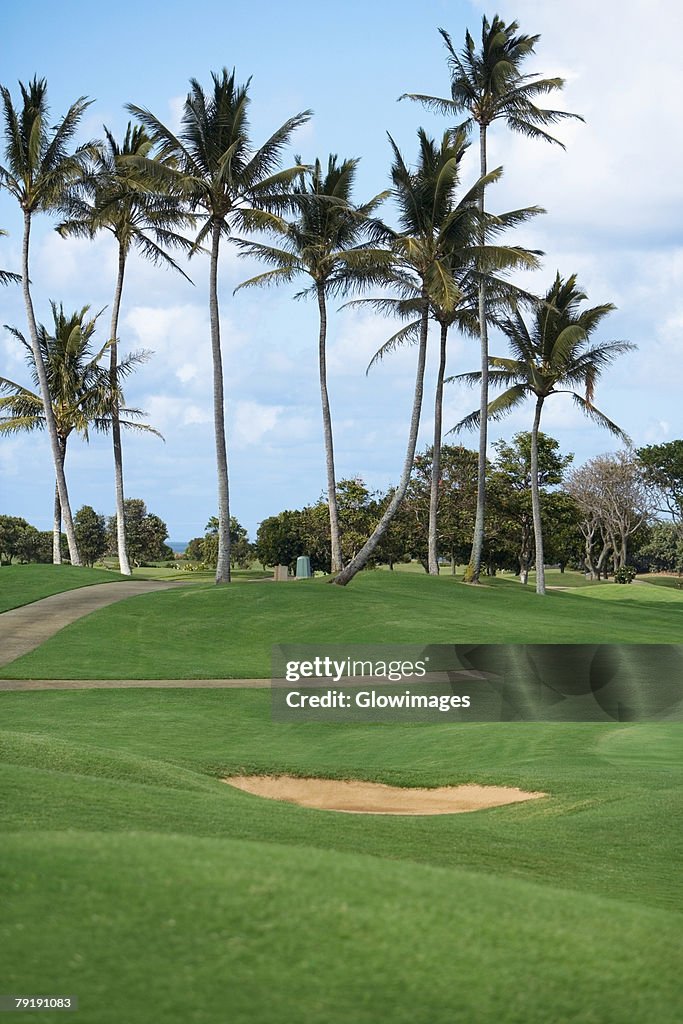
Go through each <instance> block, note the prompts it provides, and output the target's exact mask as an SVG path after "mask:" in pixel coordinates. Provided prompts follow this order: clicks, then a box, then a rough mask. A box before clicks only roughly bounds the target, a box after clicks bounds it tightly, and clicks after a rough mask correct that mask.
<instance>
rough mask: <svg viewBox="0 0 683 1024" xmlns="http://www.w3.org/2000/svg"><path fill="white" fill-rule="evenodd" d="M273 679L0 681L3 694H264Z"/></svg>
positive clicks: (0, 690)
mask: <svg viewBox="0 0 683 1024" xmlns="http://www.w3.org/2000/svg"><path fill="white" fill-rule="evenodd" d="M268 686H270V679H0V692H2V691H3V690H118V689H127V688H136V687H137V688H141V687H147V688H151V689H153V690H154V689H161V690H174V689H175V690H178V689H183V690H197V689H203V688H208V689H211V690H234V689H243V688H247V689H250V690H263V689H266V688H267V687H268Z"/></svg>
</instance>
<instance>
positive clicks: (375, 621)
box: [0, 572, 683, 679]
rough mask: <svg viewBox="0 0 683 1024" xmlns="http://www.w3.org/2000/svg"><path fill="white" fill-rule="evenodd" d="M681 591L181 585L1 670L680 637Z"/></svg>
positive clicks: (255, 664)
mask: <svg viewBox="0 0 683 1024" xmlns="http://www.w3.org/2000/svg"><path fill="white" fill-rule="evenodd" d="M682 610H683V594H681V593H679V592H677V591H675V590H672V589H668V588H663V587H645V586H630V587H629V586H624V587H619V586H616V585H605V584H603V585H599V586H593V587H578V588H575V589H572V590H570V591H567V592H564V591H550V592H549V593H548V594H547V596H546V597H545V598H539V597H538V596H537V595H536V594H535V593H534V591H533V588H532V587H522V586H521V585H520V584H519V583H517V582H515V581H514V580H511V579H505V578H494V579H491V580H488V581H487V582H486V585H484V586H482V587H480V588H472V587H465V586H463V585H462V584H461V583H460V582H458V581H457V580H454V579H453V578H452V577H450V576H439V577H437V578H432V577H428V576H425V575H417V574H409V573H384V572H376V573H373V572H368V573H364V574H361V575H360V576H359V577H357V578H356V579H355V580H354V581H353V583H352V584H351V585H350V586H349V587H346V588H340V587H334V586H329V585H328V584H327V583H326V582H325V581H324V580H321V579H315V580H310V581H301V582H298V583H286V584H284V583H283V584H274V583H262V584H260V583H254V584H252V585H249V586H241V587H219V588H217V587H215V586H213V585H207V586H203V585H201V584H200V585H197V586H193V587H188V588H185V587H179V588H178V589H177V590H175V589H174V590H167V591H162V592H159V593H154V594H148V595H144V596H140V597H135V598H131V599H129V600H126V601H122V602H120V603H117V604H115V605H112V606H110V607H108V608H105V609H102V610H101V611H98V612H94V613H93V614H92V615H89V616H87V618H84V619H81V620H79V621H78V622H76V623H74V624H73V625H71V626H68V627H66V628H65V629H64V630H62V631H61V632H60V633H59V634H58V635H57V636H55V637H53V638H52V639H51V640H49V641H48V642H47V643H45V644H43V645H42V646H41V647H40V648H39V649H37V650H36V651H33V652H32V653H30V654H27V655H25V656H24V657H22V658H19V659H17V660H16V661H14V662H12V663H11V664H9V665H6V666H4V668H3V669H2V673H0V674H1V675H2V676H4V677H5V678H22V679H23V678H37V679H40V678H75V679H90V678H103V679H107V678H109V679H126V678H138V679H163V678H173V679H184V678H214V677H215V678H235V679H240V678H250V677H256V678H266V677H268V676H269V675H270V651H271V645H272V644H275V643H331V642H354V643H385V642H393V643H538V642H539V641H542V642H544V643H603V642H610V643H660V644H667V643H678V642H679V641H680V638H681V611H682Z"/></svg>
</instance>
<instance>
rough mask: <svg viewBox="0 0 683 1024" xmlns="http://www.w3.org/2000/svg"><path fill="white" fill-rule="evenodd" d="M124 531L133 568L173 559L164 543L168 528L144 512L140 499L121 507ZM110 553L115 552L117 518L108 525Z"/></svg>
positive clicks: (153, 515)
mask: <svg viewBox="0 0 683 1024" xmlns="http://www.w3.org/2000/svg"><path fill="white" fill-rule="evenodd" d="M123 514H124V525H125V527H126V548H127V550H128V554H129V555H130V557H131V558H132V559H133V561H134V562H135V564H136V565H141V564H142V563H143V562H157V561H159V560H160V559H162V558H173V557H174V556H173V551H172V549H171V548H169V547H168V545H167V544H166V543H165V541H166V538H167V537H168V527H167V526H166V523H165V522H164V521H163V519H160V518H159V516H157V515H155V514H154V513H153V512H148V511H147V506H146V504H145V502H144V501H143V500H142V498H126V500H125V502H124V504H123ZM107 539H108V547H109V551H110V552H112V553H113V554H115V553H116V552H117V550H118V542H117V524H116V516H110V517H109V519H108V521H107Z"/></svg>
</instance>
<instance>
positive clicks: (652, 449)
mask: <svg viewBox="0 0 683 1024" xmlns="http://www.w3.org/2000/svg"><path fill="white" fill-rule="evenodd" d="M636 455H637V456H638V459H639V461H640V464H641V466H642V467H643V472H644V477H645V483H646V484H647V486H648V487H650V488H651V489H652V492H653V497H654V498H655V501H656V507H657V511H658V512H664V513H666V514H668V515H670V516H671V518H672V519H673V520H674V522H675V523H677V524H678V525H679V527H683V441H681V440H679V441H668V442H666V444H648V445H646V446H645V447H644V448H637V449H636ZM682 536H683V533H682Z"/></svg>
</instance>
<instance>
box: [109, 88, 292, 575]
mask: <svg viewBox="0 0 683 1024" xmlns="http://www.w3.org/2000/svg"><path fill="white" fill-rule="evenodd" d="M211 77H212V81H213V89H212V91H211V92H210V93H209V94H208V95H207V94H206V93H205V92H204V90H203V89H202V87H201V85H200V84H199V82H198V81H197V80H196V79H194V78H193V79H191V81H190V92H189V94H188V96H187V98H186V100H185V103H184V106H183V114H182V120H181V128H180V132H179V133H178V135H177V136H176V135H175V134H174V133H173V132H172V131H171V130H170V129H169V128H167V127H166V126H165V125H164V124H162V122H161V121H160V120H159V119H158V118H157V117H155V116H154V115H153V114H151V113H150V112H149V111H148V110H145V109H144V108H142V107H136V106H134V105H129V107H128V109H129V110H130V111H131V113H133V114H134V115H135V116H136V117H137V118H139V120H140V121H141V122H142V124H143V126H144V127H145V129H146V130H147V132H148V134H149V136H150V138H151V139H152V141H153V142H154V143H155V144H156V145H157V146H158V151H157V152H158V157H159V160H160V161H161V162H165V161H170V160H173V161H175V163H176V166H177V168H178V174H177V176H176V177H175V179H174V186H179V187H182V190H183V193H184V196H185V199H186V201H187V202H188V204H189V207H190V210H191V212H192V213H193V214H194V215H196V216H197V217H198V218H199V219H200V220H202V221H203V224H202V227H201V229H200V231H199V233H198V234H197V236H196V238H195V242H194V247H193V250H192V252H198V251H199V250H200V248H201V247H202V246H203V244H204V243H205V242H207V241H208V242H209V244H210V270H209V317H210V322H211V354H212V360H213V411H214V433H215V439H216V464H217V471H218V521H219V529H218V562H217V566H216V583H229V582H230V500H229V487H228V457H227V447H226V442H225V401H224V387H223V354H222V350H221V336H220V322H219V313H218V259H219V250H220V242H221V239H222V238H230V237H231V233H232V231H233V229H234V228H235V227H237V228H239V230H240V231H249V230H250V229H252V228H254V227H263V226H265V225H267V224H268V223H273V217H274V216H275V213H274V212H273V211H276V212H278V211H280V212H281V211H282V210H283V209H286V208H287V205H288V203H290V202H291V200H290V199H289V197H288V196H287V192H288V189H289V185H290V182H291V181H292V179H293V178H295V177H296V175H298V174H300V172H301V171H302V169H303V168H301V167H299V166H296V167H291V168H289V169H287V170H280V169H279V167H280V161H281V156H282V151H283V149H284V147H285V146H286V145H287V144H288V143H289V140H290V138H291V136H292V135H293V133H294V132H295V131H296V129H297V128H299V127H300V126H301V125H302V124H305V123H306V121H308V119H309V117H310V111H304V112H303V113H301V114H297V115H296V116H295V117H291V118H289V119H288V120H287V121H285V123H284V124H283V125H282V126H281V127H280V128H278V129H277V131H276V132H274V133H273V135H271V137H270V138H269V139H268V140H267V141H266V142H265V143H264V144H263V145H262V146H261V147H259V148H257V147H256V146H255V145H254V143H253V142H252V140H251V138H250V135H249V123H248V120H247V109H248V106H249V94H248V91H249V82H250V81H251V80H249V81H248V82H247V83H246V85H237V84H236V82H235V72H234V70H233V72H232V73H231V74H228V72H227V69H226V68H223V71H222V73H221V74H220V75H218V74H216V73H212V76H211ZM138 163H139V165H140V166H146V169H147V170H148V171H149V172H152V173H154V172H158V171H159V168H158V167H156V168H155V167H153V166H150V164H149V163H148V164H146V165H145V164H144V163H142V162H138ZM162 180H163V181H165V182H167V181H168V180H169V179H168V175H166V174H163V173H162Z"/></svg>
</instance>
